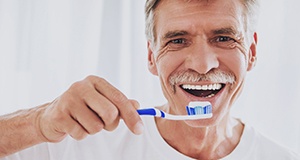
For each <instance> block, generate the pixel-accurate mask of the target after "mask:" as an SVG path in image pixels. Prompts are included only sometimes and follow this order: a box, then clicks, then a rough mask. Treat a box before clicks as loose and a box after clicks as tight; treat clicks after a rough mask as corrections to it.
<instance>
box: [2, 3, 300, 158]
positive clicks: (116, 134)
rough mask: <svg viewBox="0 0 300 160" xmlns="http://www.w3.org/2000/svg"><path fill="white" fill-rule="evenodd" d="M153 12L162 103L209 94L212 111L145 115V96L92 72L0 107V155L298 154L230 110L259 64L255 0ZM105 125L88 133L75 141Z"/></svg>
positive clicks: (153, 67) (178, 107) (150, 23)
mask: <svg viewBox="0 0 300 160" xmlns="http://www.w3.org/2000/svg"><path fill="white" fill-rule="evenodd" d="M145 11H146V33H147V39H148V66H149V70H150V72H151V73H152V74H154V75H156V76H158V77H159V79H160V82H161V86H162V90H163V93H164V96H165V98H166V99H167V101H168V103H167V104H165V105H163V106H159V107H157V108H159V109H161V110H164V111H165V112H168V113H171V114H175V115H182V114H186V111H185V106H186V105H187V104H188V103H189V102H191V101H209V102H210V103H211V104H212V106H213V117H212V118H210V119H204V120H189V121H188V120H186V121H170V120H165V119H161V118H148V117H147V118H144V119H143V120H142V119H141V118H140V116H139V115H138V114H137V112H136V109H137V108H138V103H137V101H135V100H130V99H127V98H126V96H125V95H123V94H122V93H121V92H120V91H118V90H117V89H116V88H114V87H113V86H112V85H110V84H109V83H108V82H107V81H105V80H104V79H102V78H99V77H95V76H89V77H87V78H86V79H84V80H83V81H80V82H76V83H74V84H73V85H72V86H71V87H70V89H68V90H67V91H66V92H65V93H64V94H63V95H61V96H60V97H58V98H57V99H56V100H54V101H53V102H51V103H47V104H44V105H42V106H39V107H37V108H33V109H30V110H24V111H20V112H17V113H13V114H11V115H6V116H2V117H1V121H0V125H1V132H0V136H1V145H0V156H2V157H4V156H7V157H4V159H53V160H54V159H55V160H56V159H143V160H145V159H149V160H150V159H151V160H153V159H172V160H173V159H201V160H202V159H203V160H204V159H205V160H206V159H230V160H232V159H234V160H235V159H247V160H248V159H249V160H253V159H272V160H276V159H278V160H282V159H300V158H299V156H298V155H296V154H295V153H293V152H291V151H289V150H287V149H286V148H284V147H282V146H280V145H277V144H276V143H274V142H272V141H270V140H269V139H267V138H266V137H264V136H262V135H261V134H259V133H258V132H256V131H255V130H254V129H253V128H251V127H249V126H248V125H246V124H244V123H243V122H242V121H240V120H239V119H235V118H233V117H231V116H230V109H231V107H232V104H233V103H234V102H235V100H236V99H237V97H238V96H239V94H240V93H241V91H242V88H243V84H244V80H245V76H246V74H247V71H250V70H251V69H252V68H253V67H254V66H255V63H256V44H257V34H256V32H255V22H256V13H257V2H256V1H255V0H226V1H224V0H211V1H204V0H160V1H159V0H148V1H147V2H146V10H145ZM120 119H123V121H122V122H121V123H120V124H119V121H120ZM128 128H129V130H131V131H132V132H133V133H135V134H141V135H139V136H136V135H134V134H132V133H131V132H130V131H129V130H128ZM103 129H104V130H103ZM105 130H107V131H112V132H107V131H105ZM100 131H101V132H100ZM97 132H100V133H98V134H96V135H94V136H89V137H87V138H86V139H85V140H83V141H80V142H77V141H76V140H74V139H77V140H80V139H83V138H85V137H86V136H87V135H88V134H95V133H97ZM67 135H70V136H71V137H73V138H74V139H72V138H68V137H67V138H66V136H67ZM43 142H59V143H43ZM37 144H38V145H37ZM33 145H36V146H34V147H32V146H33ZM30 146H31V147H30ZM27 147H30V148H28V149H26V150H24V151H20V150H22V149H25V148H27ZM18 151H20V152H18ZM14 152H17V153H15V154H12V153H14ZM9 154H12V155H9ZM8 155H9V156H8Z"/></svg>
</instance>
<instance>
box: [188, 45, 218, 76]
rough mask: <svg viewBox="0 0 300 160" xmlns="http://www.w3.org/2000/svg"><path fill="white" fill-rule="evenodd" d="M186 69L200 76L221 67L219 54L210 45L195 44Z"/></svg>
mask: <svg viewBox="0 0 300 160" xmlns="http://www.w3.org/2000/svg"><path fill="white" fill-rule="evenodd" d="M186 67H187V68H188V69H191V70H194V71H196V72H198V73H200V74H206V73H207V72H209V71H210V70H212V69H214V68H218V67H219V60H218V56H217V53H216V52H215V51H214V50H213V48H212V47H211V46H209V44H203V43H202V44H194V46H193V47H192V51H191V53H190V54H189V56H188V58H187V60H186Z"/></svg>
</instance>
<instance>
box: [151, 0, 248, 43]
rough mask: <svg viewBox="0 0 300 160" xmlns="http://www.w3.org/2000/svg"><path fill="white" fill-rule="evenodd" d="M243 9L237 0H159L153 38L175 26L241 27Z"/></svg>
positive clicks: (242, 27)
mask: <svg viewBox="0 0 300 160" xmlns="http://www.w3.org/2000/svg"><path fill="white" fill-rule="evenodd" d="M243 12H244V8H243V5H242V3H241V2H240V1H239V0H162V1H161V2H160V3H159V4H158V5H157V6H156V9H155V17H154V21H155V28H154V32H155V33H154V35H155V39H157V38H159V35H161V34H162V33H164V32H166V31H165V30H172V29H176V28H186V29H188V28H191V27H194V30H197V29H198V28H197V26H198V27H199V26H200V27H202V28H203V29H205V27H207V26H216V27H217V26H219V27H222V25H224V26H225V27H230V28H235V29H237V30H239V29H244V28H245V27H244V14H243Z"/></svg>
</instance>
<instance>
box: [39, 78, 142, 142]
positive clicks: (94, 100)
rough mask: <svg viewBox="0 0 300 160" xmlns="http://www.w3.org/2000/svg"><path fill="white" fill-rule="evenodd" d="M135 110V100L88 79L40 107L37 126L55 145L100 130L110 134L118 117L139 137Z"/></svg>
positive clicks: (104, 82) (137, 105)
mask: <svg viewBox="0 0 300 160" xmlns="http://www.w3.org/2000/svg"><path fill="white" fill-rule="evenodd" d="M138 107H139V104H138V102H137V101H134V100H130V99H128V98H127V97H126V96H125V95H124V94H122V93H121V92H120V91H119V90H118V89H116V88H115V87H113V86H112V85H111V84H109V83H108V82H107V81H106V80H104V79H103V78H99V77H96V76H89V77H87V78H86V79H84V80H82V81H79V82H76V83H74V84H73V85H72V86H71V87H70V88H69V89H68V90H67V91H66V92H65V93H63V94H62V95H61V96H60V97H58V98H57V99H55V100H54V101H53V102H51V103H49V104H46V105H44V106H43V109H42V112H40V115H39V116H38V119H37V125H38V127H39V128H40V131H41V133H42V135H43V136H44V138H45V139H46V141H50V142H59V141H61V140H62V139H63V138H64V137H65V136H66V135H68V134H69V135H70V136H72V137H73V138H74V139H77V140H80V139H83V138H85V137H86V136H87V135H88V134H95V133H97V132H100V131H101V130H102V129H105V130H108V131H112V130H114V129H115V128H116V127H117V126H118V124H119V120H120V118H122V119H123V120H124V122H125V124H126V125H127V127H128V128H129V129H130V130H131V131H132V132H133V133H135V134H141V133H142V130H143V123H142V120H141V118H140V117H139V115H138V114H137V112H136V109H137V108H138Z"/></svg>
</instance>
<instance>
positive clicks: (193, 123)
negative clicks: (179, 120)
mask: <svg viewBox="0 0 300 160" xmlns="http://www.w3.org/2000/svg"><path fill="white" fill-rule="evenodd" d="M184 122H185V123H186V124H187V125H188V126H190V127H192V128H206V127H211V126H215V125H216V121H214V120H213V119H200V120H186V121H184Z"/></svg>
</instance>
